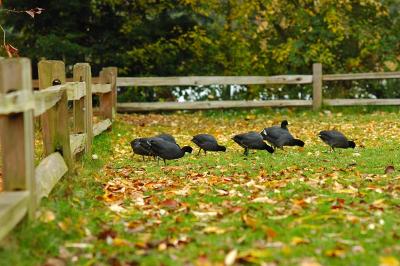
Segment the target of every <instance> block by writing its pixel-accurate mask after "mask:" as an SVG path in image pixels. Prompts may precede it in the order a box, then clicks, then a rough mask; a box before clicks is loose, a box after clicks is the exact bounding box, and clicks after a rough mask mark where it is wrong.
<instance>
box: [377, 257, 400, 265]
mask: <svg viewBox="0 0 400 266" xmlns="http://www.w3.org/2000/svg"><path fill="white" fill-rule="evenodd" d="M379 266H400V263H399V261H398V260H397V259H396V258H395V257H393V256H388V257H380V258H379Z"/></svg>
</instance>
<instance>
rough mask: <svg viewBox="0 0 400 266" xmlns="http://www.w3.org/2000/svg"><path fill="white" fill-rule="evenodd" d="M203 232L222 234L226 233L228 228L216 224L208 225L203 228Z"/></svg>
mask: <svg viewBox="0 0 400 266" xmlns="http://www.w3.org/2000/svg"><path fill="white" fill-rule="evenodd" d="M203 232H204V233H206V234H217V235H221V234H223V233H225V232H226V230H225V229H223V228H219V227H216V226H207V227H206V228H204V229H203Z"/></svg>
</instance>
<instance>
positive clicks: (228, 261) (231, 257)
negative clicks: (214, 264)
mask: <svg viewBox="0 0 400 266" xmlns="http://www.w3.org/2000/svg"><path fill="white" fill-rule="evenodd" d="M237 254H238V252H237V249H233V250H231V251H230V252H229V253H228V254H227V255H226V256H225V260H224V262H225V265H226V266H230V265H233V264H234V263H235V260H236V257H237Z"/></svg>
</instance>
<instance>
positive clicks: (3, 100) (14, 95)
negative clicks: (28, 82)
mask: <svg viewBox="0 0 400 266" xmlns="http://www.w3.org/2000/svg"><path fill="white" fill-rule="evenodd" d="M34 108H35V101H34V98H33V93H32V91H28V90H18V91H13V92H9V93H0V115H8V114H13V113H21V112H25V111H28V110H33V109H34Z"/></svg>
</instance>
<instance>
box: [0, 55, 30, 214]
mask: <svg viewBox="0 0 400 266" xmlns="http://www.w3.org/2000/svg"><path fill="white" fill-rule="evenodd" d="M20 90H21V91H22V90H25V93H26V94H25V95H27V99H26V104H27V105H29V101H33V94H32V74H31V62H30V60H29V59H28V58H13V59H1V60H0V93H4V94H7V93H8V92H13V91H20ZM29 98H30V99H29ZM0 122H1V124H0V125H1V136H0V139H1V149H2V151H1V154H2V157H3V158H2V159H3V181H4V182H3V183H4V191H17V190H28V191H29V204H28V213H29V217H30V218H33V217H34V213H35V209H36V180H35V166H34V128H33V108H32V109H30V110H27V111H24V112H22V113H15V114H11V115H4V116H0Z"/></svg>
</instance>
